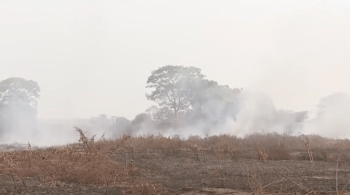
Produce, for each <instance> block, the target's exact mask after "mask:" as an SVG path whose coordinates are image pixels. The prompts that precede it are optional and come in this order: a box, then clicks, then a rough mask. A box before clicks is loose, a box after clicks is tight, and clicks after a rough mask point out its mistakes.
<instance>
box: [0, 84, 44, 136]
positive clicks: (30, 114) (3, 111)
mask: <svg viewBox="0 0 350 195" xmlns="http://www.w3.org/2000/svg"><path fill="white" fill-rule="evenodd" d="M39 93H40V87H39V85H38V84H37V83H36V82H35V81H31V80H25V79H23V78H9V79H6V80H3V81H1V82H0V132H1V133H3V134H4V133H5V132H7V133H8V132H13V133H16V131H17V132H19V131H20V130H21V129H25V130H26V131H27V132H33V131H32V130H33V129H34V128H36V116H37V115H36V114H37V105H38V99H39V97H40V95H39ZM31 129H32V130H31Z"/></svg>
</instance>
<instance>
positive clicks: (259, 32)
mask: <svg viewBox="0 0 350 195" xmlns="http://www.w3.org/2000/svg"><path fill="white" fill-rule="evenodd" d="M349 10H350V3H349V2H346V1H297V2H295V1H278V2H277V1H209V0H207V1H132V0H128V1H107V0H106V1H30V2H28V1H1V2H0V43H1V44H0V54H1V57H0V67H1V69H0V78H1V80H4V79H6V78H8V77H23V78H25V79H32V80H35V81H37V82H38V84H39V85H40V87H41V91H42V92H41V97H40V101H39V106H38V117H39V118H89V117H91V116H96V115H98V114H102V113H103V114H107V115H109V116H110V115H115V116H126V117H127V118H130V119H132V118H133V117H135V115H136V114H138V113H140V112H143V111H144V110H145V109H147V108H148V107H149V106H150V105H152V104H153V103H152V102H150V101H148V100H147V99H146V98H145V93H146V92H147V90H146V88H145V85H146V81H147V77H148V76H149V75H150V74H151V71H152V70H155V69H157V68H158V67H161V66H164V65H168V64H172V65H184V66H194V67H198V68H200V69H202V72H203V74H204V75H206V76H207V78H208V79H211V80H215V81H218V82H219V84H222V85H229V86H230V87H232V88H244V89H254V90H257V91H262V92H264V93H266V94H267V95H269V96H270V97H271V98H272V100H273V101H274V104H275V105H276V107H277V108H283V109H291V110H308V111H312V110H313V109H315V106H316V105H317V104H318V101H319V100H320V99H321V98H323V97H326V96H329V95H332V94H334V93H338V92H345V93H349V92H350V88H349V86H348V85H349V83H350V55H349V54H350V46H349V45H350V36H349V34H350V11H349Z"/></svg>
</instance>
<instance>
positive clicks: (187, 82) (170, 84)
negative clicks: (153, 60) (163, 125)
mask: <svg viewBox="0 0 350 195" xmlns="http://www.w3.org/2000/svg"><path fill="white" fill-rule="evenodd" d="M203 78H204V75H202V74H201V70H200V69H199V68H195V67H184V66H172V65H168V66H164V67H161V68H159V69H157V70H155V71H152V74H151V76H150V77H149V78H148V80H147V85H146V87H147V88H152V89H154V90H153V91H152V92H151V93H150V94H146V97H147V99H149V100H152V101H155V102H156V103H158V104H159V106H160V107H161V108H162V109H161V110H162V112H163V113H165V116H163V117H164V118H169V117H170V116H169V112H168V111H170V110H171V111H172V114H173V115H174V116H177V115H178V114H184V113H187V112H188V110H189V108H190V105H191V104H190V99H192V97H193V96H194V90H193V86H196V83H197V82H199V81H200V80H201V79H203Z"/></svg>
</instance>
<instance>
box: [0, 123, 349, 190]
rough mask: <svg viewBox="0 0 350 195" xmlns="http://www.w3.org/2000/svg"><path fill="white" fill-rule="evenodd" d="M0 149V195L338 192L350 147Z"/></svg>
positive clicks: (194, 142)
mask: <svg viewBox="0 0 350 195" xmlns="http://www.w3.org/2000/svg"><path fill="white" fill-rule="evenodd" d="M77 131H78V132H79V133H80V140H79V142H77V143H75V144H70V145H66V146H61V147H51V148H45V149H40V148H38V149H33V148H32V147H31V145H30V143H28V145H27V147H26V148H11V147H3V148H2V151H3V152H2V153H0V194H145V195H148V194H187V195H190V194H288V193H289V194H346V192H347V191H350V185H349V183H350V163H349V162H350V141H349V140H334V139H327V138H323V137H320V136H317V135H308V136H304V135H301V136H288V135H279V134H253V135H250V136H247V137H245V138H242V139H241V138H237V137H235V136H230V135H220V136H210V137H204V138H203V137H197V136H192V137H189V138H188V139H183V138H181V137H180V136H173V137H164V136H162V135H158V136H155V135H150V136H141V137H131V136H127V135H124V136H123V137H121V138H118V139H105V138H104V137H101V138H98V139H97V138H94V137H92V138H88V137H86V136H85V135H84V133H83V131H82V130H80V129H77Z"/></svg>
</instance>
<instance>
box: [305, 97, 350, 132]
mask: <svg viewBox="0 0 350 195" xmlns="http://www.w3.org/2000/svg"><path fill="white" fill-rule="evenodd" d="M349 118H350V96H349V95H348V94H345V93H338V94H333V95H330V96H328V97H325V98H323V99H321V100H320V102H319V105H318V107H317V110H316V116H315V118H313V119H311V120H309V121H307V122H305V124H304V126H305V127H304V132H305V133H306V134H318V135H321V136H325V137H331V138H349V137H350V131H349V130H350V121H349Z"/></svg>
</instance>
